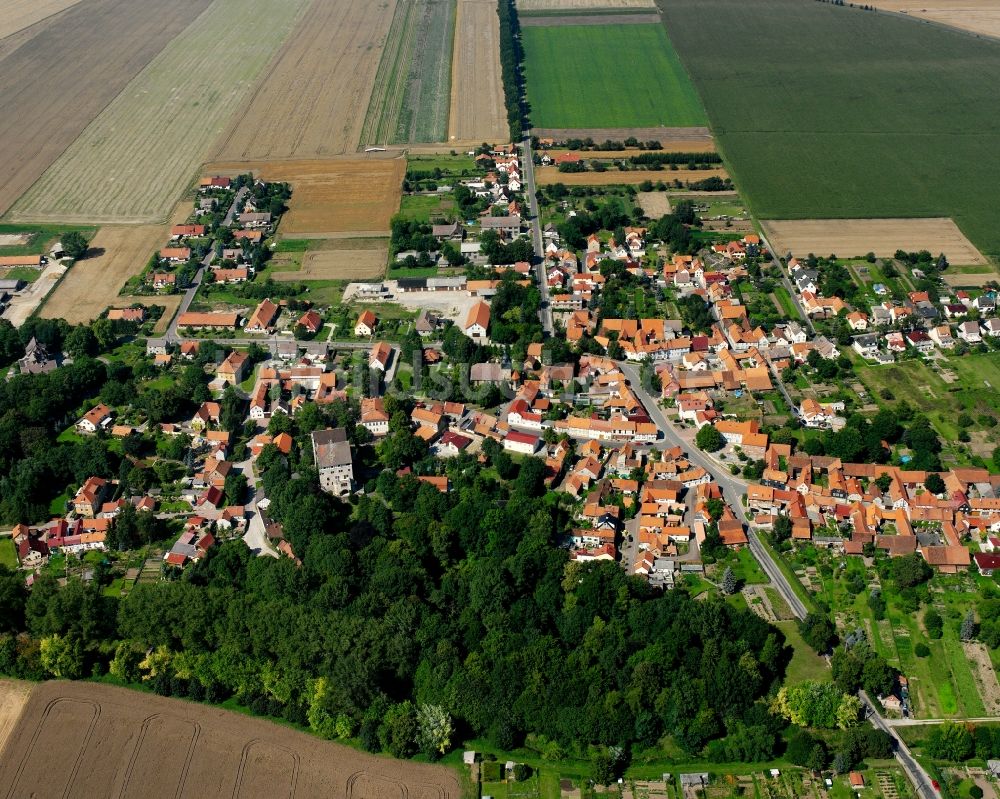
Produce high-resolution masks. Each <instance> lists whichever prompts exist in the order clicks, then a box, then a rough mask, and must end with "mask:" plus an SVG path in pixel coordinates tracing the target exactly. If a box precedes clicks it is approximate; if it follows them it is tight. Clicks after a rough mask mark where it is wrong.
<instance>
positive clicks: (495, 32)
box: [448, 0, 510, 143]
mask: <svg viewBox="0 0 1000 799" xmlns="http://www.w3.org/2000/svg"><path fill="white" fill-rule="evenodd" d="M457 12H458V14H457V16H456V18H455V47H454V52H453V55H452V64H451V112H450V115H449V120H448V140H449V141H452V140H454V141H466V140H474V141H478V142H483V141H487V142H493V143H499V142H505V141H507V140H508V139H509V138H510V131H509V130H508V128H507V114H506V111H505V108H506V106H505V105H504V93H503V79H502V77H501V72H500V18H499V17H498V16H497V6H496V3H494V2H491V0H458V8H457Z"/></svg>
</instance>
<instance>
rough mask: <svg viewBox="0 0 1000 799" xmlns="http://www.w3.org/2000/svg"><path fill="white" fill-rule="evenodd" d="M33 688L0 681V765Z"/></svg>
mask: <svg viewBox="0 0 1000 799" xmlns="http://www.w3.org/2000/svg"><path fill="white" fill-rule="evenodd" d="M33 687H34V686H33V685H32V684H31V683H28V682H21V681H20V680H0V763H2V762H3V753H4V749H5V748H6V746H7V742H8V740H10V737H11V733H12V732H13V731H14V727H16V726H17V722H18V720H19V719H20V718H21V712H22V711H23V710H24V706H25V705H26V704H27V703H28V697H29V696H30V695H31V689H32V688H33Z"/></svg>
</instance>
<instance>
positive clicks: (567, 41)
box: [521, 24, 716, 128]
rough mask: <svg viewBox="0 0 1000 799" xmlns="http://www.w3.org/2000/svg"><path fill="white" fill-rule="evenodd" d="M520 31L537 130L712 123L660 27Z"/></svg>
mask: <svg viewBox="0 0 1000 799" xmlns="http://www.w3.org/2000/svg"><path fill="white" fill-rule="evenodd" d="M707 27H710V28H711V27H712V26H707ZM521 36H522V40H523V42H524V51H525V76H526V83H527V93H528V103H529V106H530V110H529V114H530V118H531V124H532V125H534V126H535V127H540V128H615V127H640V126H647V127H652V126H657V125H663V126H669V127H683V126H690V125H704V124H706V117H705V111H704V109H703V108H702V105H701V102H700V101H699V100H698V94H697V92H696V91H695V89H694V86H693V85H692V84H691V80H690V79H689V78H688V75H687V73H686V72H685V71H684V67H683V66H682V65H681V62H680V59H679V58H678V57H677V53H676V52H675V51H674V49H673V47H672V46H671V44H670V41H669V40H668V39H667V35H666V32H665V30H664V28H663V26H661V25H656V24H650V25H567V26H551V27H549V26H542V27H525V28H523V29H522V30H521ZM713 49H716V48H715V47H713Z"/></svg>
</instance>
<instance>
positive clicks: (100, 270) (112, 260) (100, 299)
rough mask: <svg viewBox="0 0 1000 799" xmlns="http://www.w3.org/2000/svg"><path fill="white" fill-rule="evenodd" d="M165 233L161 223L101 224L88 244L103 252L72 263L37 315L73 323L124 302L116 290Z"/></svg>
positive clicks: (137, 269) (139, 267)
mask: <svg viewBox="0 0 1000 799" xmlns="http://www.w3.org/2000/svg"><path fill="white" fill-rule="evenodd" d="M169 235H170V230H169V228H168V227H167V226H165V225H109V226H107V227H102V228H101V229H100V230H98V231H97V235H96V236H94V240H93V241H92V242H91V243H90V246H91V247H92V248H93V249H96V250H103V252H102V253H101V254H99V255H96V256H93V257H90V258H85V259H84V260H82V261H79V262H77V263H76V264H74V265H73V267H72V268H71V269H70V270H69V271H68V272H67V273H66V276H65V277H64V278H63V279H62V282H61V283H60V284H59V286H58V287H57V288H56V290H55V291H54V292H53V293H52V296H51V297H49V299H48V301H47V302H46V303H45V305H44V306H43V307H42V310H41V312H40V313H41V315H42V316H43V317H45V318H46V319H60V318H61V319H65V320H66V321H67V322H69V323H70V324H71V325H77V324H81V323H84V322H89V321H91V320H92V319H96V318H97V317H98V316H99V315H100V314H101V311H103V310H104V309H105V308H107V307H108V306H109V305H121V304H125V305H128V302H127V301H125V300H124V298H122V297H119V296H118V292H119V291H120V290H121V288H122V286H124V285H125V282H126V281H127V280H128V279H129V278H130V277H132V275H135V274H138V273H139V272H141V271H142V268H143V267H144V266H145V265H146V263H147V262H148V261H149V256H150V255H152V254H153V253H154V252H155V251H156V250H157V249H158V248H159V247H162V246H163V245H164V244H165V243H166V241H167V239H168V238H169ZM152 299H153V298H152V297H146V298H144V299H143V300H142V301H143V302H149V301H151V300H152Z"/></svg>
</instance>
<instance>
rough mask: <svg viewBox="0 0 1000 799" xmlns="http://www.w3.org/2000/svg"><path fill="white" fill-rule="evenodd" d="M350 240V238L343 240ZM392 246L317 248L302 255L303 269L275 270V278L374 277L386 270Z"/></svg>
mask: <svg viewBox="0 0 1000 799" xmlns="http://www.w3.org/2000/svg"><path fill="white" fill-rule="evenodd" d="M344 243H345V244H346V243H348V242H347V241H345V242H344ZM388 259H389V248H388V246H387V245H383V246H382V247H379V248H377V249H366V250H347V249H344V250H340V249H336V250H315V251H310V252H307V253H306V254H305V256H304V257H303V258H302V268H301V269H298V270H296V271H293V272H274V273H273V276H274V279H275V280H288V281H297V280H374V279H375V278H379V277H382V275H383V274H384V273H385V267H386V263H387V262H388Z"/></svg>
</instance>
